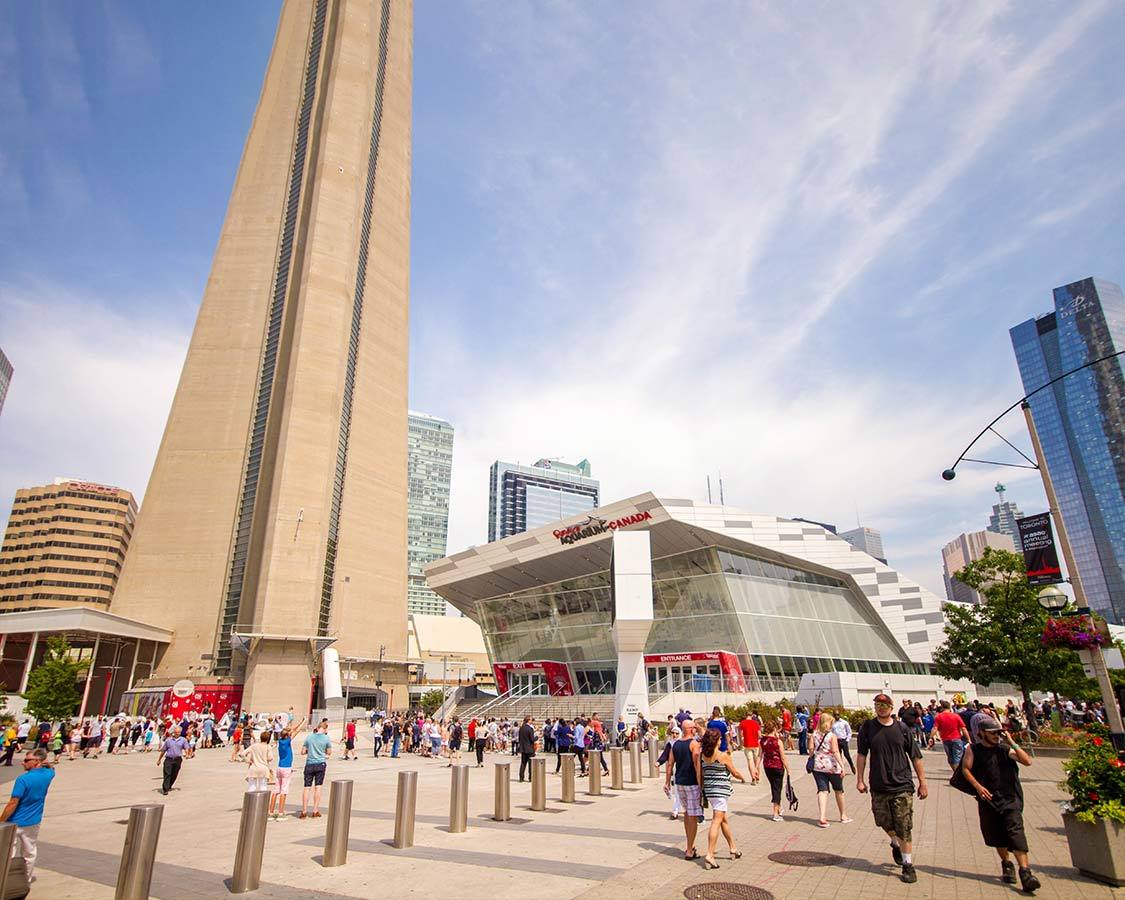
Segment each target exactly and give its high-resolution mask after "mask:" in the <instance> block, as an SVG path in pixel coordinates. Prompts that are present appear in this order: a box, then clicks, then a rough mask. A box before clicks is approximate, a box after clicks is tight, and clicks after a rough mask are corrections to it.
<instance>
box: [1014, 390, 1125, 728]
mask: <svg viewBox="0 0 1125 900" xmlns="http://www.w3.org/2000/svg"><path fill="white" fill-rule="evenodd" d="M1023 415H1024V418H1025V419H1026V420H1027V433H1028V434H1029V435H1031V447H1032V449H1033V450H1034V451H1035V459H1036V461H1037V462H1038V464H1039V475H1040V477H1042V479H1043V491H1044V493H1046V495H1047V508H1048V510H1049V511H1050V513H1051V519H1052V520H1053V521H1054V523H1055V531H1056V532H1057V533H1058V536H1059V549H1060V550H1062V555H1063V559H1064V560H1065V561H1066V570H1067V572H1068V573H1069V574H1070V586H1071V587H1072V588H1073V589H1074V602H1075V603H1076V604H1077V605H1078V611H1079V612H1080V613H1084V614H1088V613H1089V611H1090V604H1089V603H1087V602H1086V591H1085V589H1084V588H1083V587H1082V575H1081V573H1080V572H1079V571H1078V565H1077V563H1076V562H1075V561H1074V552H1073V551H1072V550H1071V549H1070V538H1069V537H1068V535H1067V533H1066V523H1065V522H1064V521H1063V517H1062V513H1061V512H1060V511H1059V500H1058V497H1057V496H1056V495H1055V485H1054V482H1053V481H1052V480H1051V473H1050V472H1048V471H1047V461H1046V459H1045V458H1044V456H1043V445H1042V444H1041V443H1039V431H1038V430H1037V429H1036V427H1035V420H1034V419H1033V418H1032V417H1031V406H1030V404H1028V402H1027V401H1026V400H1025V401H1024V403H1023ZM1044 594H1046V595H1047V596H1046V599H1045V600H1044V597H1043V595H1044ZM1058 594H1062V597H1063V600H1064V603H1065V599H1066V595H1065V594H1063V592H1062V591H1060V590H1059V589H1058V588H1054V589H1053V590H1043V591H1040V597H1039V604H1040V606H1043V607H1044V608H1045V609H1050V606H1048V605H1047V604H1057V603H1058V600H1059V598H1058V596H1057V595H1058ZM1090 668H1092V669H1093V670H1094V678H1095V679H1096V680H1097V682H1098V690H1099V691H1100V692H1101V695H1102V706H1103V707H1105V715H1106V720H1107V721H1108V722H1109V730H1110V731H1111V732H1112V733H1113V735H1114V738H1113V741H1114V744H1115V745H1125V723H1122V721H1121V707H1119V706H1118V705H1117V698H1116V697H1115V696H1114V694H1113V682H1111V681H1110V680H1109V669H1108V668H1107V667H1106V664H1105V656H1103V655H1102V648H1101V647H1094V648H1093V649H1092V650H1091V651H1090Z"/></svg>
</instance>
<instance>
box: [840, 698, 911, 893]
mask: <svg viewBox="0 0 1125 900" xmlns="http://www.w3.org/2000/svg"><path fill="white" fill-rule="evenodd" d="M874 703H875V718H874V719H868V720H867V721H866V722H864V723H863V726H862V727H861V728H860V729H859V741H858V744H857V747H856V750H857V753H856V785H855V786H856V789H857V790H858V791H859V792H860V793H861V794H863V793H866V792H867V790H868V780H867V779H866V777H865V776H866V775H867V762H868V759H870V761H871V778H870V789H871V812H872V813H873V814H874V816H875V824H876V825H878V826H879V827H880V828H882V829H883V830H884V831H885V832H886V833H887V836H888V837H890V839H891V856H892V858H893V859H894V861H895V864H896V865H900V866H902V876H901V877H902V880H903V881H905V882H906V883H907V884H913V883H914V882H915V881H917V880H918V875H917V874H916V873H915V871H914V858H913V850H914V847H913V844H912V843H911V841H912V837H913V835H912V834H911V832H912V830H913V827H914V778H913V775H912V773H911V767H912V766H913V770H914V772H915V773H917V775H918V799H919V800H925V799H926V797H927V796H928V794H929V788H928V787H927V785H926V772H925V769H924V768H923V766H922V751H921V750H919V749H918V744H917V742H916V741H915V740H914V735H913V734H912V733H911V731H910V729H909V728H908V727H907V726H906V725H904V724H903V723H902V722H900V721H899V720H898V719H896V718H895V717H894V713H893V710H894V702H893V701H892V700H891V698H890V697H888V696H887V695H886V694H877V695H876V696H875V700H874Z"/></svg>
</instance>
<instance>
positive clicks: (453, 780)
mask: <svg viewBox="0 0 1125 900" xmlns="http://www.w3.org/2000/svg"><path fill="white" fill-rule="evenodd" d="M450 776H451V777H450V779H449V830H450V831H451V832H453V833H454V834H460V833H461V832H462V831H464V830H465V829H466V828H467V827H468V825H469V767H468V766H454V767H453V768H452V769H451V770H450Z"/></svg>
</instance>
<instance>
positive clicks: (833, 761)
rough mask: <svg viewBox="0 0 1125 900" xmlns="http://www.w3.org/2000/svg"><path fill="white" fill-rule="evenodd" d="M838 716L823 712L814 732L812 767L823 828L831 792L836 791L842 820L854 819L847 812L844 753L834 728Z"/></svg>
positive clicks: (846, 821) (844, 822)
mask: <svg viewBox="0 0 1125 900" xmlns="http://www.w3.org/2000/svg"><path fill="white" fill-rule="evenodd" d="M835 721H836V719H835V717H834V716H833V715H832V714H831V713H827V712H822V713H821V714H820V720H819V721H818V722H817V727H816V731H815V732H814V734H813V754H812V758H811V759H810V760H809V768H810V771H811V772H812V776H813V779H814V780H815V781H816V802H817V805H818V806H819V807H820V821H819V822H817V825H819V826H820V827H821V828H827V827H828V791H829V789H831V790H832V791H833V792H834V793H835V794H836V806H837V807H838V808H839V810H840V823H841V824H843V825H846V824H847V823H848V822H850V821H851V819H849V818H848V815H847V813H845V812H844V755H843V753H841V752H840V744H839V742H838V741H837V740H836V735H835V733H833V731H832V725H833V724H834V723H835Z"/></svg>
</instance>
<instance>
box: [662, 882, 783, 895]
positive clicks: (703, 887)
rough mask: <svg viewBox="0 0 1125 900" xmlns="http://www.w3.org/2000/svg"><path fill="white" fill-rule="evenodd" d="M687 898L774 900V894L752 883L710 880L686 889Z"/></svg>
mask: <svg viewBox="0 0 1125 900" xmlns="http://www.w3.org/2000/svg"><path fill="white" fill-rule="evenodd" d="M684 896H685V897H686V898H687V900H773V894H771V893H770V892H769V891H767V890H766V889H765V888H760V887H755V886H754V885H752V884H736V883H735V882H733V881H710V882H706V883H705V884H693V885H692V886H691V887H689V888H685V889H684Z"/></svg>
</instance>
